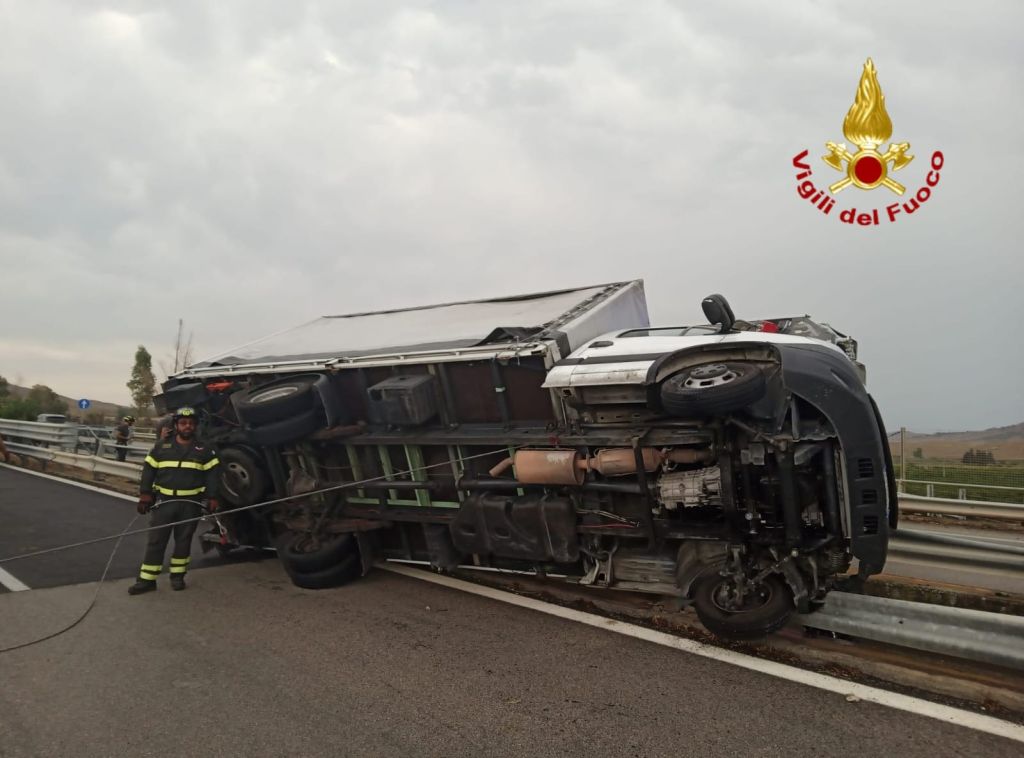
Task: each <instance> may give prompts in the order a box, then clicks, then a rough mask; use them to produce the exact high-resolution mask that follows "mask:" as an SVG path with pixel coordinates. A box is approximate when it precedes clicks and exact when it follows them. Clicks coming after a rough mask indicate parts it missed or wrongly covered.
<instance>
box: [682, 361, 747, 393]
mask: <svg viewBox="0 0 1024 758" xmlns="http://www.w3.org/2000/svg"><path fill="white" fill-rule="evenodd" d="M737 378H739V374H738V373H737V372H736V371H734V370H733V369H731V368H729V367H728V366H726V365H725V364H724V363H709V364H708V365H707V366H700V367H698V368H695V369H694V370H693V371H691V372H690V373H689V375H688V376H687V377H686V380H685V381H684V382H683V386H684V387H686V388H687V389H691V390H703V389H708V388H709V387H721V386H722V385H724V384H730V383H731V382H734V381H735V380H736V379H737Z"/></svg>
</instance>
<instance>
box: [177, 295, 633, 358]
mask: <svg viewBox="0 0 1024 758" xmlns="http://www.w3.org/2000/svg"><path fill="white" fill-rule="evenodd" d="M648 325H649V321H648V316H647V302H646V300H645V298H644V287H643V281H642V280H635V281H631V282H618V283H615V284H603V285H597V286H593V287H582V288H577V289H570V290H559V291H556V292H546V293H540V294H535V295H520V296H517V297H506V298H496V299H492V300H477V301H472V302H462V303H448V304H444V305H432V306H425V307H419V308H407V309H402V310H393V311H380V312H376V313H357V314H352V315H345V316H322V317H320V318H318V319H316V320H314V321H310V322H309V323H306V324H302V325H301V326H297V327H294V328H292V329H287V330H285V331H282V332H278V333H277V334H273V335H271V336H269V337H265V338H263V339H260V340H256V341H255V342H250V343H249V344H247V345H243V346H241V347H238V348H235V349H234V350H229V351H228V352H226V353H224V354H223V355H218V356H216V357H214V358H210V359H208V360H205V361H202V362H200V363H197V364H194V366H193V368H199V367H203V366H216V365H222V366H237V365H240V364H256V363H267V362H271V361H275V362H284V361H297V360H303V359H307V358H308V359H324V358H354V357H362V356H372V355H377V354H393V353H400V352H404V351H408V352H415V351H425V350H443V349H446V348H460V347H462V348H465V347H470V346H476V345H487V344H492V343H493V344H496V345H500V344H508V343H512V342H515V341H519V342H530V341H536V340H540V339H552V340H557V339H558V338H559V336H560V334H564V335H565V336H566V337H567V338H568V341H569V348H570V349H575V348H576V347H578V346H579V345H581V344H582V343H583V342H585V341H587V340H589V339H592V338H594V337H596V336H597V335H598V334H602V333H604V332H607V331H611V330H613V329H619V328H623V329H624V328H629V327H643V326H648Z"/></svg>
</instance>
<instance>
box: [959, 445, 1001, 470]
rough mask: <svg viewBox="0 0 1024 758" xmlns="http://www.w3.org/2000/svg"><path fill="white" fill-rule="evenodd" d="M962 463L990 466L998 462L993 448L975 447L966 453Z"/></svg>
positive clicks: (961, 460)
mask: <svg viewBox="0 0 1024 758" xmlns="http://www.w3.org/2000/svg"><path fill="white" fill-rule="evenodd" d="M960 462H961V463H966V464H967V465H973V466H990V465H992V464H994V463H995V462H996V457H995V455H993V454H992V451H991V450H975V449H974V448H973V447H972V448H971V449H970V450H968V451H967V452H966V453H964V455H963V458H961V459H960Z"/></svg>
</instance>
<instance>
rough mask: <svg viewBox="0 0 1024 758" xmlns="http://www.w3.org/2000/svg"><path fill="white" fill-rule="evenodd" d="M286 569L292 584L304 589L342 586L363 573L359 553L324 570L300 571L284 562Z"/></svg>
mask: <svg viewBox="0 0 1024 758" xmlns="http://www.w3.org/2000/svg"><path fill="white" fill-rule="evenodd" d="M284 570H285V572H286V573H287V574H288V578H289V579H291V580H292V584H294V585H295V586H296V587H301V588H302V589H304V590H326V589H329V588H331V587H340V586H341V585H343V584H348V583H349V582H352V581H355V580H356V579H358V578H359V577H360V575H361V574H362V573H363V567H362V564H361V563H360V561H359V554H358V553H356V554H355V555H352V556H349V557H348V558H345V559H344V560H343V561H342V562H341V563H339V564H337V565H336V566H331V567H330V568H327V569H324V570H323V571H313V572H309V573H303V572H298V571H295V570H293V569H291V568H290V566H289V564H287V563H285V564H284Z"/></svg>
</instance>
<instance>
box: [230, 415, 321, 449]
mask: <svg viewBox="0 0 1024 758" xmlns="http://www.w3.org/2000/svg"><path fill="white" fill-rule="evenodd" d="M325 425H326V422H325V421H324V414H323V411H321V410H320V409H319V408H314V409H313V410H310V411H306V412H305V413H303V414H301V415H298V416H293V417H292V418H288V419H285V420H284V421H278V422H276V423H273V424H266V425H264V426H257V427H256V428H254V429H250V430H249V432H248V437H249V440H250V441H251V442H252V443H253V444H255V445H283V444H285V443H287V442H294V441H295V440H297V439H301V438H302V437H306V436H308V435H310V434H312V433H313V432H316V431H319V430H320V429H323V428H324V426H325Z"/></svg>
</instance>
